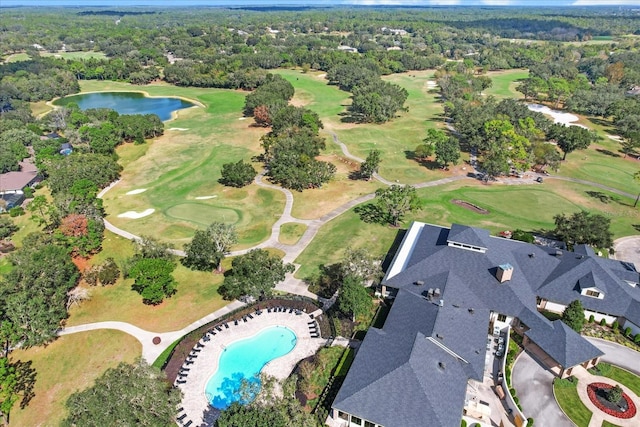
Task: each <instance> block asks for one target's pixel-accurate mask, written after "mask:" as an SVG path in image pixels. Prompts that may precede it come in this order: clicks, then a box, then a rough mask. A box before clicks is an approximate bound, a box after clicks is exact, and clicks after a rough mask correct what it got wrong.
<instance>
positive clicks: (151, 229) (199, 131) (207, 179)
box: [82, 81, 284, 248]
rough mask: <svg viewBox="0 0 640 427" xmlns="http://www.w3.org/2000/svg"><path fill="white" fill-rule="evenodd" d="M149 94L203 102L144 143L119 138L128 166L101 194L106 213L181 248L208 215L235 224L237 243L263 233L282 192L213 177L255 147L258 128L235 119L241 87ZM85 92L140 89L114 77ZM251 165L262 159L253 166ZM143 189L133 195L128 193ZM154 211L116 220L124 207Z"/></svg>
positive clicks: (163, 88)
mask: <svg viewBox="0 0 640 427" xmlns="http://www.w3.org/2000/svg"><path fill="white" fill-rule="evenodd" d="M142 89H143V90H144V91H145V92H147V93H149V94H150V95H160V96H162V95H171V96H181V97H184V98H187V99H191V100H195V101H197V102H199V103H201V104H202V105H204V108H201V107H198V108H191V109H188V110H182V111H180V112H179V113H178V117H177V118H176V119H175V120H172V121H170V122H167V123H166V124H165V135H163V136H162V137H160V138H158V139H156V140H154V141H150V142H148V143H147V144H146V145H145V146H143V147H139V146H132V145H130V144H125V145H123V146H121V147H119V148H118V154H119V155H120V156H121V159H122V160H121V162H122V164H123V165H125V166H126V168H125V170H124V171H123V173H122V181H121V182H120V183H119V184H118V186H116V187H115V188H114V189H113V190H111V191H110V192H109V193H107V195H106V196H105V198H104V200H105V207H106V211H107V214H108V216H107V218H108V219H109V220H110V221H111V222H113V223H114V224H115V225H116V226H118V227H120V228H123V229H125V230H127V231H130V232H132V233H134V234H138V235H140V234H151V233H152V234H154V235H156V236H158V237H159V238H161V239H163V240H166V241H169V242H172V243H174V244H175V245H176V246H178V247H181V246H182V245H183V244H184V243H186V242H188V241H189V240H190V238H191V237H192V236H193V232H194V230H195V229H198V228H204V227H206V226H207V225H209V224H210V223H211V222H213V221H222V222H226V223H230V224H235V226H236V227H237V229H238V235H239V243H238V245H237V248H244V247H249V246H253V245H255V244H257V243H259V242H261V241H263V240H265V239H267V238H268V237H269V235H270V232H271V226H272V225H273V223H274V222H275V221H276V219H277V215H278V214H279V213H281V212H282V209H283V207H284V196H283V195H282V193H280V192H278V191H274V190H268V189H263V188H260V187H258V186H257V185H255V184H252V185H249V186H247V187H245V188H241V189H236V188H230V187H225V186H223V185H221V184H219V183H218V182H217V180H218V179H219V178H220V170H221V168H222V165H223V164H224V163H228V162H232V161H237V160H240V159H244V160H250V159H251V158H252V156H255V155H256V154H258V153H259V152H260V146H259V138H260V136H261V135H263V134H264V133H265V130H264V129H259V128H253V127H250V126H249V125H250V123H251V120H249V119H248V120H240V119H242V117H241V110H242V106H243V105H244V96H245V93H243V92H239V91H230V90H220V89H196V88H177V87H174V86H169V85H163V84H159V85H149V86H144V87H143V88H142ZM82 90H83V91H96V90H116V91H123V90H140V88H139V87H138V86H131V85H128V84H125V83H117V82H95V81H89V82H82ZM255 166H256V168H257V169H260V168H261V165H260V164H256V165H255ZM141 188H145V189H146V190H147V191H145V192H144V193H140V194H136V195H127V194H126V193H127V192H129V191H131V190H135V189H141ZM148 208H152V209H155V212H154V213H153V214H151V215H149V216H147V217H144V218H140V219H128V218H119V217H118V215H119V214H121V213H124V212H127V211H137V212H140V211H144V210H146V209H148Z"/></svg>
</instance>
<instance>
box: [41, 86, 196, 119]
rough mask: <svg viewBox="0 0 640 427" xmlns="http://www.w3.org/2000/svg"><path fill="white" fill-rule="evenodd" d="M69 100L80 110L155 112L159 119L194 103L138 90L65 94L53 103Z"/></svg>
mask: <svg viewBox="0 0 640 427" xmlns="http://www.w3.org/2000/svg"><path fill="white" fill-rule="evenodd" d="M70 102H75V103H76V104H78V106H79V107H80V109H81V110H87V109H89V108H110V109H112V110H115V111H117V112H118V113H119V114H157V115H158V117H160V120H162V121H165V120H169V119H170V118H171V113H173V112H174V111H177V110H182V109H183V108H189V107H193V106H194V104H193V103H191V102H189V101H185V100H182V99H179V98H169V97H158V98H155V97H154V98H149V97H147V96H145V95H144V94H142V93H139V92H95V93H84V94H80V95H72V96H66V97H64V98H61V99H58V100H56V101H55V102H54V103H53V104H54V105H59V106H64V105H67V104H68V103H70Z"/></svg>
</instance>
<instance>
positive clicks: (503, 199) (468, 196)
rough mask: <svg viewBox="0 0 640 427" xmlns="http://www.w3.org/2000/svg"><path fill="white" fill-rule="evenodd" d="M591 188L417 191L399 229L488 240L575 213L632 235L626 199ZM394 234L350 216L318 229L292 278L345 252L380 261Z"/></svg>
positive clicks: (456, 186)
mask: <svg viewBox="0 0 640 427" xmlns="http://www.w3.org/2000/svg"><path fill="white" fill-rule="evenodd" d="M593 191H594V189H593V188H592V187H588V186H584V185H580V184H573V183H568V182H563V181H558V180H552V179H547V180H546V181H545V182H544V183H543V184H529V185H510V186H509V185H502V184H491V185H484V184H481V183H479V182H477V181H474V180H463V181H458V182H455V183H451V184H447V185H443V186H439V187H435V188H425V189H420V190H418V195H419V196H420V199H421V203H422V209H421V210H419V211H417V212H415V213H413V214H411V215H409V216H407V218H406V219H405V222H404V224H403V225H402V228H406V227H407V226H408V225H409V223H410V221H411V220H418V221H423V222H427V223H432V224H438V225H443V226H446V227H448V226H450V225H451V224H452V223H458V224H465V225H472V226H477V227H483V228H487V229H489V230H490V231H491V232H492V234H494V235H495V234H497V233H498V232H500V231H502V230H514V229H517V228H520V229H523V230H526V231H533V232H536V231H539V230H543V229H546V230H549V229H553V228H554V226H555V225H554V221H553V217H554V215H556V214H562V213H565V214H570V213H574V212H578V211H580V210H581V209H587V210H589V211H591V212H594V213H600V214H603V215H605V216H607V217H608V218H611V221H612V222H611V231H612V232H613V234H614V238H617V237H621V236H626V235H631V234H636V233H637V231H636V230H635V228H634V225H636V224H638V222H639V221H638V215H637V211H636V210H634V209H633V208H632V207H631V206H629V204H628V203H626V199H624V198H623V197H621V196H617V195H614V194H610V193H608V192H606V191H601V190H600V191H597V193H599V194H592V195H589V194H588V193H587V192H593ZM453 199H460V200H465V201H467V202H470V203H472V204H474V205H476V206H479V207H481V208H483V209H486V210H488V211H489V213H488V214H485V215H483V214H479V213H476V212H473V211H471V210H469V209H466V208H464V207H462V206H459V205H456V204H453V203H452V202H451V200H453ZM397 232H398V230H397V229H393V228H390V227H387V226H382V225H376V224H366V223H364V222H362V221H361V220H360V219H359V217H358V216H357V215H356V214H355V213H354V212H353V210H350V211H349V212H347V213H345V214H344V215H342V216H340V217H338V218H336V219H334V220H333V221H331V222H329V223H327V224H326V225H325V226H323V227H322V228H321V229H320V231H319V232H318V234H317V235H316V237H315V238H314V240H313V241H312V242H311V244H310V245H309V246H308V247H307V248H306V249H305V250H304V251H303V252H302V254H301V255H300V256H299V257H298V259H297V260H296V262H297V263H299V264H302V267H301V268H300V270H299V271H298V272H297V273H296V276H297V277H299V278H305V277H310V276H313V275H314V274H317V273H318V271H319V270H318V267H319V266H320V265H322V264H325V265H329V264H332V263H336V262H340V261H341V260H342V258H343V256H344V251H345V249H346V247H347V246H349V245H350V246H352V247H354V248H361V247H366V248H367V250H368V251H369V252H370V253H371V254H372V255H375V256H380V257H382V256H384V254H385V253H386V252H387V251H388V249H389V247H390V246H391V244H392V242H393V239H394V237H395V235H396V233H397Z"/></svg>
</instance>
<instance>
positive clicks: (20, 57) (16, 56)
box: [4, 52, 31, 63]
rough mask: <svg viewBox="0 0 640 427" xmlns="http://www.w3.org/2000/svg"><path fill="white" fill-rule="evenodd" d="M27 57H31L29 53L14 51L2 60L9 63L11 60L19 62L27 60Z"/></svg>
mask: <svg viewBox="0 0 640 427" xmlns="http://www.w3.org/2000/svg"><path fill="white" fill-rule="evenodd" d="M29 59H31V57H30V56H29V54H27V53H24V52H23V53H14V54H11V55H9V56H7V57H5V58H4V62H7V63H11V62H20V61H28V60H29Z"/></svg>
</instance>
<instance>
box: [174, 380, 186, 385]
mask: <svg viewBox="0 0 640 427" xmlns="http://www.w3.org/2000/svg"><path fill="white" fill-rule="evenodd" d="M186 382H187V380H176V384H184V383H186Z"/></svg>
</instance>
